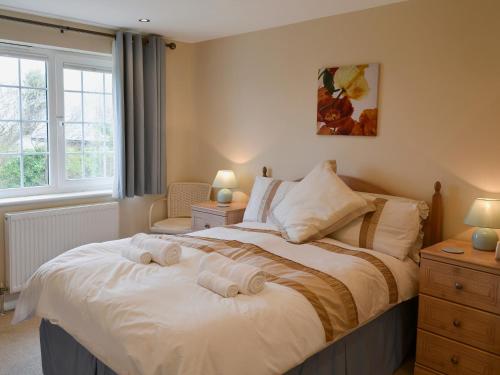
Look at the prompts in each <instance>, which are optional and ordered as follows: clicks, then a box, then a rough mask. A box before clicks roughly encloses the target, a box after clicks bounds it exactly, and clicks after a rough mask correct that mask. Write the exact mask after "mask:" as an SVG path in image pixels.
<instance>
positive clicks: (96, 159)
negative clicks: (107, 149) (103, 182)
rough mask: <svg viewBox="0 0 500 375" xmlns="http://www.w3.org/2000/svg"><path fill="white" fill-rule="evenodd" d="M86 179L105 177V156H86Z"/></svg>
mask: <svg viewBox="0 0 500 375" xmlns="http://www.w3.org/2000/svg"><path fill="white" fill-rule="evenodd" d="M84 155H85V157H84V162H85V177H87V178H89V177H104V154H101V153H86V154H84Z"/></svg>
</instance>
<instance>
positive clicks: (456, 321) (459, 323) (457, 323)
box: [453, 319, 462, 328]
mask: <svg viewBox="0 0 500 375" xmlns="http://www.w3.org/2000/svg"><path fill="white" fill-rule="evenodd" d="M453 325H454V326H455V327H457V328H458V327H460V326H461V325H462V322H461V321H460V320H458V319H453Z"/></svg>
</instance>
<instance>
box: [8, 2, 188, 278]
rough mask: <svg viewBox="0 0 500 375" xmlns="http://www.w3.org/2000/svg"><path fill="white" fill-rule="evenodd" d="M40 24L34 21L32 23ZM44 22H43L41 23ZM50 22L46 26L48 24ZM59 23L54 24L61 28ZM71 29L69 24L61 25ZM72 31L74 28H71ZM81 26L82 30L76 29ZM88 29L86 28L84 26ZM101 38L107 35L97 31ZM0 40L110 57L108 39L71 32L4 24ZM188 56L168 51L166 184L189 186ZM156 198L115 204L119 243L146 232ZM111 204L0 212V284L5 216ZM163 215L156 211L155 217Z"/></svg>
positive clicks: (183, 49)
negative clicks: (148, 214)
mask: <svg viewBox="0 0 500 375" xmlns="http://www.w3.org/2000/svg"><path fill="white" fill-rule="evenodd" d="M2 13H3V14H10V15H15V16H21V17H27V16H26V15H23V14H18V13H13V12H5V11H2ZM37 18H38V19H40V18H39V17H37ZM43 20H47V19H43ZM53 21H54V20H50V19H49V20H48V22H53ZM60 22H61V21H56V23H60ZM66 24H68V25H70V23H66ZM71 25H74V24H71ZM77 26H82V25H77ZM83 27H84V28H88V26H83ZM98 30H101V31H105V32H112V31H110V30H103V29H98ZM0 39H7V40H12V41H22V42H28V43H37V44H43V45H50V46H57V47H64V48H72V49H81V50H85V51H93V52H101V53H111V45H112V44H111V39H110V38H105V37H95V36H89V35H87V34H80V33H74V32H66V33H64V34H60V32H59V31H58V30H52V29H47V28H43V27H38V26H31V25H25V24H20V23H15V22H9V21H3V20H2V21H1V22H0ZM193 51H194V46H193V45H190V44H183V43H177V49H176V50H175V51H170V50H168V51H167V71H166V79H167V82H168V85H167V104H166V105H167V122H168V124H169V126H168V128H167V134H166V136H167V158H168V159H167V180H168V181H169V182H170V181H179V180H189V178H190V177H191V175H192V174H190V170H189V162H188V155H189V152H190V150H191V149H190V147H191V146H192V143H191V142H190V140H191V137H192V130H191V129H192V124H193V119H192V107H191V105H192V87H193V86H192V82H193V76H194V75H193V67H194V65H193V58H192V56H193ZM157 198H158V196H149V197H146V198H134V199H126V200H123V201H121V202H120V235H121V236H122V237H125V236H128V235H131V234H134V233H137V232H140V231H146V230H147V213H148V210H149V206H150V204H151V202H152V201H153V200H155V199H157ZM109 200H111V198H102V199H80V200H74V201H61V202H57V203H51V204H47V203H46V204H30V205H21V206H9V207H1V206H0V281H4V282H5V264H4V263H5V248H4V220H3V215H4V214H5V213H6V212H15V211H21V210H33V209H40V208H48V207H58V206H67V205H75V204H88V203H93V202H102V201H109ZM162 214H164V212H162V208H159V209H158V212H157V217H159V216H161V215H162Z"/></svg>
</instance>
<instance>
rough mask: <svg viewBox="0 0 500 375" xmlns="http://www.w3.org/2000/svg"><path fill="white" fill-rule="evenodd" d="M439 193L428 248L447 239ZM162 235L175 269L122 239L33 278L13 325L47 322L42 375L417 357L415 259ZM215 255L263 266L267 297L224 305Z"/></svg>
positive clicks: (355, 368)
mask: <svg viewBox="0 0 500 375" xmlns="http://www.w3.org/2000/svg"><path fill="white" fill-rule="evenodd" d="M343 179H344V181H345V182H346V183H347V184H348V185H349V186H350V187H351V188H353V190H362V191H372V192H375V193H383V192H384V191H383V190H382V189H380V188H377V187H375V186H373V185H371V184H368V183H366V182H364V181H361V180H358V179H354V178H348V177H344V178H343ZM439 189H440V186H439V185H438V184H436V186H435V193H434V197H433V208H432V211H431V214H430V217H429V219H428V220H427V223H426V241H427V243H432V242H437V241H439V237H440V232H441V228H440V227H441V217H442V216H441V196H440V194H439ZM160 237H161V238H164V239H166V240H169V241H176V242H178V243H179V244H180V245H181V246H182V247H183V258H182V262H181V263H179V264H178V265H176V266H175V267H159V266H156V265H148V266H144V265H139V264H135V263H132V262H129V261H127V260H125V259H123V258H122V257H121V255H120V251H121V250H120V249H122V248H123V247H126V246H128V244H129V242H128V239H124V240H118V241H111V242H106V243H99V244H89V245H85V246H82V247H79V248H76V249H73V250H70V251H68V252H66V253H64V254H62V255H61V256H59V257H57V258H55V259H54V260H52V261H50V262H48V263H46V264H45V265H44V266H42V267H41V268H40V269H39V270H38V271H37V272H36V273H35V275H34V276H33V277H32V278H31V279H30V281H29V282H28V285H27V288H26V289H25V290H24V291H23V293H22V295H21V297H20V300H19V302H18V306H17V308H16V315H15V318H14V319H15V321H20V320H23V319H27V318H29V317H31V316H33V315H34V314H37V315H39V316H41V317H42V318H43V320H42V323H41V326H40V342H41V349H42V362H43V369H44V374H45V375H52V374H69V373H71V374H75V375H80V374H81V375H84V374H85V375H86V374H101V375H103V374H193V375H195V374H277V373H286V374H290V375H292V374H335V375H337V374H339V375H341V374H391V373H392V372H393V371H394V370H395V369H396V368H397V367H399V366H400V364H401V362H402V361H403V359H404V358H405V356H406V355H407V354H408V352H409V351H411V350H412V346H413V345H414V340H415V330H416V298H415V296H416V295H417V290H418V265H417V264H416V263H415V262H413V261H412V260H410V259H406V260H404V261H401V260H399V259H396V258H394V257H391V256H388V255H386V254H381V253H377V252H375V251H371V250H366V249H361V248H356V247H353V246H350V245H346V244H343V243H340V242H339V241H336V240H333V239H329V238H327V239H322V240H319V241H314V242H310V243H306V244H300V245H298V244H292V243H289V242H286V241H285V240H284V239H283V238H281V236H280V235H279V232H277V231H276V228H274V227H273V226H272V225H270V224H262V223H242V224H239V225H235V226H229V227H219V228H211V229H208V230H204V231H200V232H195V233H192V234H189V235H183V236H160ZM212 251H217V252H219V253H222V254H223V255H226V256H228V257H233V259H234V258H238V259H240V260H242V261H248V262H250V263H253V264H256V265H259V266H261V267H262V268H263V269H264V270H265V271H266V272H267V273H268V281H269V282H268V283H267V286H266V288H265V290H264V291H263V292H261V293H259V294H258V295H254V296H245V295H239V296H238V297H237V298H230V299H221V297H219V296H217V295H215V294H214V293H212V292H210V291H208V290H206V289H203V288H201V287H199V286H198V285H197V284H196V281H195V280H196V270H197V264H198V263H199V260H200V257H202V256H203V255H204V254H205V253H208V252H212ZM360 359H362V360H360Z"/></svg>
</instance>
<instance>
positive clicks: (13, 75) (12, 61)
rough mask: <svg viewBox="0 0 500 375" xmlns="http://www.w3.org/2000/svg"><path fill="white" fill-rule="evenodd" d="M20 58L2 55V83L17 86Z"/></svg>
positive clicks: (0, 62)
mask: <svg viewBox="0 0 500 375" xmlns="http://www.w3.org/2000/svg"><path fill="white" fill-rule="evenodd" d="M17 64H18V59H16V58H15V57H7V56H0V85H11V86H17V85H18V84H19V69H18V65H17Z"/></svg>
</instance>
